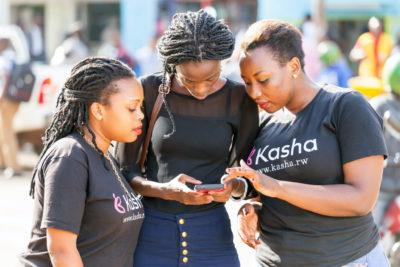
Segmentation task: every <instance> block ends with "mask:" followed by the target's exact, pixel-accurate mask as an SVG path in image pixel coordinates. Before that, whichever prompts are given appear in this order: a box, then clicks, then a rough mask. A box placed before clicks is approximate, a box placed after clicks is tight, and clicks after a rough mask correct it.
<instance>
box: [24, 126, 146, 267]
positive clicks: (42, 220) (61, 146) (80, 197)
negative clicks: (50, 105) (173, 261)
mask: <svg viewBox="0 0 400 267" xmlns="http://www.w3.org/2000/svg"><path fill="white" fill-rule="evenodd" d="M106 164H107V169H106V166H105V165H104V161H103V160H102V158H101V156H100V155H99V154H98V152H96V151H95V150H94V149H93V148H92V147H91V146H89V144H88V143H86V141H85V140H84V139H83V138H82V137H81V136H80V135H79V134H77V133H75V134H71V135H69V136H67V137H65V138H62V139H60V140H59V141H57V142H56V143H55V144H54V145H53V146H52V147H51V148H50V149H49V151H48V153H46V155H45V156H44V157H43V160H42V161H41V162H40V164H39V167H38V172H37V175H36V177H35V179H36V186H35V202H34V217H33V218H34V224H33V229H32V232H31V238H30V242H29V245H28V249H27V251H26V252H25V253H23V254H22V256H21V262H22V263H23V265H24V266H39V267H42V266H51V262H50V258H49V253H48V250H47V247H46V241H47V240H46V228H48V227H51V228H56V229H61V230H65V231H69V232H73V233H75V234H77V235H78V239H77V248H78V251H79V253H80V256H81V257H82V260H83V264H84V265H85V266H89V267H90V266H93V267H99V266H105V267H106V266H107V267H108V266H121V267H131V266H132V265H133V253H134V250H135V248H136V243H137V239H138V234H139V230H140V226H141V224H142V221H143V218H144V211H143V205H142V203H141V201H140V199H139V198H138V197H137V196H136V195H135V194H134V192H133V191H132V189H131V188H130V186H129V185H128V183H126V181H125V179H122V182H123V183H125V186H126V188H127V189H128V190H129V193H130V194H131V195H130V196H128V195H127V193H125V191H124V189H123V188H122V186H121V184H120V182H119V181H118V180H117V177H116V175H115V173H114V172H113V169H112V167H111V165H110V163H109V162H108V161H106ZM120 175H121V174H120ZM121 177H123V176H122V175H121Z"/></svg>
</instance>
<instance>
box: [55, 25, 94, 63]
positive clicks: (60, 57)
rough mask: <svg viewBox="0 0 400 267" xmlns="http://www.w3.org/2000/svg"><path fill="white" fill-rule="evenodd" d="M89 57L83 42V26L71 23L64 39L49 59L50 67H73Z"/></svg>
mask: <svg viewBox="0 0 400 267" xmlns="http://www.w3.org/2000/svg"><path fill="white" fill-rule="evenodd" d="M88 55H89V49H88V47H87V45H86V44H85V42H84V38H83V26H82V24H81V23H80V22H75V23H73V24H72V25H71V26H70V28H69V30H68V33H67V36H66V38H65V39H64V41H63V42H62V43H61V45H60V46H58V47H57V48H56V50H55V52H54V55H53V57H52V58H51V61H50V64H51V65H55V66H58V65H74V64H76V63H78V62H79V61H81V60H82V59H84V58H86V57H87V56H88Z"/></svg>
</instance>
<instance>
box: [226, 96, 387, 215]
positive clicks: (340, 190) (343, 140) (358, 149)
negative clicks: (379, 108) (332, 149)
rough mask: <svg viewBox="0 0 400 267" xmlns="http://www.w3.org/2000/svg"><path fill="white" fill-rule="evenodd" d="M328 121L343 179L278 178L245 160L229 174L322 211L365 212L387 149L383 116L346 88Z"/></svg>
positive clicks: (271, 194)
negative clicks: (311, 181)
mask: <svg viewBox="0 0 400 267" xmlns="http://www.w3.org/2000/svg"><path fill="white" fill-rule="evenodd" d="M331 120H332V125H331V127H332V129H333V130H334V131H335V135H336V138H337V139H338V143H339V146H340V148H341V149H340V153H341V154H340V158H341V160H342V162H343V163H342V169H343V180H344V181H343V183H338V184H332V185H312V184H303V183H296V182H288V181H278V180H276V179H273V178H272V177H269V176H267V175H263V174H261V173H259V172H256V171H254V170H252V169H251V168H250V167H248V166H247V165H246V164H245V163H244V162H241V167H239V168H234V169H231V170H228V173H229V174H230V176H231V177H230V179H232V178H233V177H237V176H243V177H245V178H247V179H249V181H250V182H251V183H252V184H253V186H254V188H255V189H256V190H257V191H258V192H260V193H261V194H264V195H266V196H269V197H275V198H279V199H282V200H284V201H287V202H289V203H291V204H292V205H295V206H297V207H300V208H303V209H305V210H308V211H312V212H315V213H318V214H321V215H325V216H337V217H344V216H362V215H365V214H367V213H368V212H369V211H370V210H371V209H372V207H373V205H374V203H375V201H376V198H377V194H378V191H379V185H380V182H381V179H382V172H383V160H384V155H386V154H387V152H386V147H385V144H384V138H383V134H382V122H381V119H380V118H379V116H378V115H377V114H376V113H375V111H374V110H373V109H372V107H371V106H370V105H369V104H368V103H367V102H366V101H365V100H364V98H363V97H362V96H361V95H359V94H358V93H354V92H350V93H348V94H344V95H342V97H341V98H338V99H337V102H336V104H335V110H333V111H332V119H331ZM321 175H323V174H321ZM232 176H233V177H232Z"/></svg>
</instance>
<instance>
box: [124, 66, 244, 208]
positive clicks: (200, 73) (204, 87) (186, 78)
mask: <svg viewBox="0 0 400 267" xmlns="http://www.w3.org/2000/svg"><path fill="white" fill-rule="evenodd" d="M220 74H221V62H220V61H219V60H203V61H198V62H194V61H189V62H186V63H182V64H180V65H178V66H176V75H175V76H174V79H173V81H172V90H173V91H175V92H178V93H180V94H185V95H191V96H192V97H194V98H196V99H198V100H204V99H206V98H207V97H208V96H209V95H210V94H213V93H215V92H217V91H218V90H220V89H221V88H222V87H223V86H224V84H225V83H226V80H225V79H224V78H222V77H221V76H220ZM188 89H189V90H190V92H189V91H188ZM186 183H191V184H194V185H197V184H201V183H202V182H201V181H200V180H197V179H196V178H195V177H191V176H189V175H187V174H184V173H182V174H179V175H178V176H176V177H175V178H174V179H172V180H171V181H170V182H167V183H157V182H154V181H148V180H146V179H144V178H143V177H139V176H136V177H134V178H133V179H132V182H131V185H132V187H133V188H134V190H135V191H137V192H139V193H140V194H141V195H143V196H149V197H158V198H162V199H166V200H174V201H178V202H180V203H183V204H186V205H204V204H208V203H210V202H212V201H217V202H226V201H228V199H229V198H230V196H231V193H232V190H233V189H235V191H238V190H237V188H241V187H243V185H242V184H241V183H240V182H237V181H232V182H227V183H226V184H225V189H224V190H223V191H222V192H208V193H200V192H196V191H194V190H192V189H190V188H189V187H188V186H187V185H186Z"/></svg>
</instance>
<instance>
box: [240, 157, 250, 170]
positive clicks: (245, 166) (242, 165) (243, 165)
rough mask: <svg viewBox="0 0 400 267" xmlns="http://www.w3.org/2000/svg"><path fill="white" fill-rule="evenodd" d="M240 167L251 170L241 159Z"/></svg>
mask: <svg viewBox="0 0 400 267" xmlns="http://www.w3.org/2000/svg"><path fill="white" fill-rule="evenodd" d="M240 167H242V168H246V169H250V170H252V168H250V167H249V165H247V164H246V162H244V160H242V159H241V160H240Z"/></svg>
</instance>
